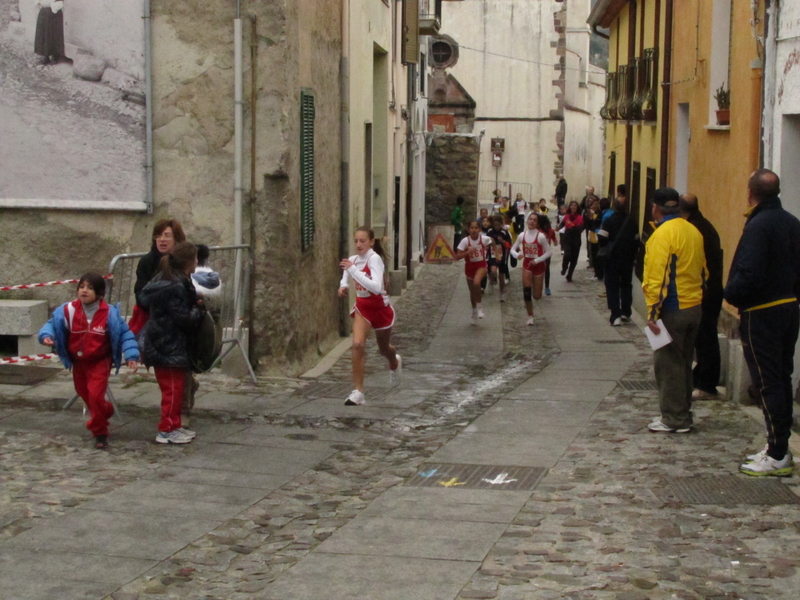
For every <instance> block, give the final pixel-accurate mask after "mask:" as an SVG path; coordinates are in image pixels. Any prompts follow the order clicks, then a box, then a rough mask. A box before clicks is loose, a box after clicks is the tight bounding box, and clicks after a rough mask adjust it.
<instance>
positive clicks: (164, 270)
mask: <svg viewBox="0 0 800 600" xmlns="http://www.w3.org/2000/svg"><path fill="white" fill-rule="evenodd" d="M195 258H197V247H196V246H195V245H194V244H191V243H189V242H179V243H177V244H175V247H174V248H173V249H172V251H171V252H170V253H169V254H165V255H164V256H162V257H161V262H159V263H158V266H159V268H160V269H161V276H162V277H164V278H165V279H177V278H178V277H179V276H180V275H183V274H185V273H186V269H187V268H188V267H189V265H191V264H192V263H193V262H194V260H195Z"/></svg>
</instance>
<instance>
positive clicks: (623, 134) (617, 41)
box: [604, 0, 666, 230]
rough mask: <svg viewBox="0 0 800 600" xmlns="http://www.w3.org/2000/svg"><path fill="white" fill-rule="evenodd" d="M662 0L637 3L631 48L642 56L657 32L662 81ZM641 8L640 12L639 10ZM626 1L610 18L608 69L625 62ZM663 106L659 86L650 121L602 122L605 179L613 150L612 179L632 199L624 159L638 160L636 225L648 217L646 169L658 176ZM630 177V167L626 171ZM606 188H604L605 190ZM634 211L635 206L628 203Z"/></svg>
mask: <svg viewBox="0 0 800 600" xmlns="http://www.w3.org/2000/svg"><path fill="white" fill-rule="evenodd" d="M665 6H666V1H664V0H662V1H661V2H660V3H657V2H656V1H655V0H646V1H644V2H642V1H640V2H638V3H637V7H636V14H635V15H634V18H635V49H634V54H633V55H634V56H639V57H641V56H643V52H642V50H643V49H646V48H652V47H654V46H656V36H657V35H658V38H659V43H658V47H659V50H658V73H659V76H658V81H663V76H662V74H663V71H664V47H663V29H664V19H665ZM657 7H658V9H659V11H660V13H661V14H660V18H659V19H658V21H659V29H660V31H659V32H658V34H657V32H656V8H657ZM642 11H644V14H643V13H642ZM631 16H632V15H631V9H630V5H628V6H626V7H625V8H624V9H623V10H622V11H620V13H619V14H618V15H617V17H616V18H615V20H614V23H613V24H612V26H611V28H610V38H609V42H610V43H609V71H617V70H618V67H619V66H620V65H625V64H629V62H630V56H629V39H630V20H631ZM663 108H664V103H663V89H659V90H658V118H657V120H656V121H655V122H654V123H643V122H638V121H637V122H631V123H628V122H625V121H607V122H606V181H611V179H612V177H611V169H610V161H609V160H608V155H610V154H611V152H616V165H615V169H614V177H613V179H614V181H615V184H616V185H619V184H620V183H627V184H628V193H629V195H631V199H632V201H633V202H636V201H637V199H636V198H634V197H633V196H632V193H633V190H634V189H635V185H634V183H635V182H634V181H632V180H631V181H627V180H626V165H627V163H628V162H630V163H633V162H638V163H639V164H640V171H639V178H638V184H639V185H638V188H639V196H638V214H639V226H640V230H641V226H642V224H643V223H645V222H647V221H650V220H651V216H650V214H649V213H648V212H647V210H646V206H647V204H646V202H647V198H646V197H645V196H646V193H645V192H646V189H647V169H648V168H651V169H655V172H656V187H659V186H658V181H659V178H660V177H661V173H660V170H661V169H660V165H661V113H662V110H663ZM628 136H630V138H631V143H630V157H628V156H627V150H626V146H627V144H626V141H627V138H628ZM630 176H631V177H633V176H634V174H633V171H632V170H631V171H630ZM607 191H608V190H604V193H606V192H607ZM631 209H632V211H636V207H635V206H633V207H631Z"/></svg>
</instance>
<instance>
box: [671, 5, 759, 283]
mask: <svg viewBox="0 0 800 600" xmlns="http://www.w3.org/2000/svg"><path fill="white" fill-rule="evenodd" d="M698 2H699V5H698ZM732 4H733V10H732V13H731V36H730V59H729V73H730V83H729V85H730V89H731V122H730V128H729V129H715V128H714V127H715V126H716V115H715V114H714V112H713V111H711V110H710V109H709V97H710V96H713V94H714V92H715V90H716V88H717V87H719V82H718V81H714V82H712V81H711V75H710V72H711V54H712V52H711V47H712V39H711V38H712V35H711V32H712V30H713V27H714V23H713V19H712V7H713V2H711V1H710V0H676V1H675V14H676V15H683V16H682V17H681V19H682V21H681V22H680V23H681V24H680V25H679V24H678V21H676V26H675V27H674V29H673V70H672V79H673V81H675V82H678V83H675V84H674V85H673V86H672V99H671V103H670V104H671V107H670V108H671V110H672V115H675V114H676V111H677V110H678V105H679V104H688V108H689V124H690V131H691V136H690V140H689V142H688V148H689V156H688V161H687V163H688V177H687V189H686V190H678V191H679V192H681V193H683V192H687V191H688V192H691V193H693V194H695V195H696V196H697V197H698V200H699V206H700V210H701V211H702V212H703V214H704V215H705V217H706V218H707V219H708V220H709V221H711V223H712V224H713V225H714V227H715V228H716V229H717V231H718V232H719V235H720V240H721V242H722V248H723V250H724V252H725V261H724V262H725V274H724V277H725V280H727V274H728V269H729V267H730V263H731V259H732V258H733V253H734V251H735V249H736V245H737V244H738V242H739V237H740V236H741V232H742V227H743V226H744V217H743V213H744V212H745V210H746V209H747V180H748V178H749V177H750V174H751V173H752V172H753V171H754V170H755V169H757V168H758V166H759V137H760V122H761V117H760V115H761V98H760V94H761V69H760V68H754V65H751V62H752V61H754V60H755V59H757V58H758V53H757V48H756V44H755V41H754V38H753V35H752V31H751V26H750V19H751V16H752V15H751V11H750V3H749V2H737V1H736V0H733V2H732ZM698 8H699V10H698ZM684 80H686V81H684ZM714 104H716V103H714ZM672 123H673V126H671V127H670V156H669V177H668V180H669V181H670V183H671V184H672V182H674V180H675V179H674V177H675V166H676V154H675V150H674V149H675V146H676V136H677V135H678V133H677V131H676V128H675V126H674V125H675V119H673V120H672ZM709 126H711V127H709Z"/></svg>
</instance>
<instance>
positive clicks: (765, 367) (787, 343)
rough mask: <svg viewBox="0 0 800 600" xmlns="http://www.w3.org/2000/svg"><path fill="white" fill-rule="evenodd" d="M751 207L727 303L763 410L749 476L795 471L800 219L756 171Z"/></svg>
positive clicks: (772, 178)
mask: <svg viewBox="0 0 800 600" xmlns="http://www.w3.org/2000/svg"><path fill="white" fill-rule="evenodd" d="M747 190H748V194H747V200H748V203H749V205H750V210H749V212H748V214H747V222H746V223H745V226H744V232H743V233H742V237H741V239H740V240H739V246H738V247H737V248H736V254H734V256H733V263H732V264H731V271H730V275H729V276H728V285H726V286H725V292H724V295H725V300H727V301H728V302H729V303H730V304H732V305H733V306H735V307H736V308H738V309H739V318H740V321H739V332H740V334H741V338H742V347H743V349H744V357H745V360H746V361H747V367H748V370H749V371H750V378H751V379H752V383H753V388H754V389H755V391H756V393H757V398H758V401H759V402H760V404H761V409H762V411H763V413H764V421H765V422H766V426H767V445H766V446H765V447H764V449H763V450H762V451H761V452H758V453H756V454H753V455H751V456H748V457H747V460H746V462H745V463H744V464H743V465H741V466H740V467H739V470H740V471H742V472H743V473H746V474H747V475H776V476H779V477H786V476H789V475H791V474H792V470H793V468H794V463H793V461H792V454H791V452H790V451H789V436H790V435H791V426H792V408H793V406H792V404H793V396H794V394H793V390H792V369H793V367H794V347H795V344H796V343H797V334H798V330H800V310H798V303H797V298H798V286H799V285H800V221H798V220H797V219H796V218H795V217H794V216H792V215H791V214H790V213H788V212H787V211H785V210H784V209H783V207H782V206H781V201H780V198H778V194H779V193H780V179H779V178H778V176H777V175H776V174H775V173H773V172H772V171H770V170H768V169H759V170H757V171H755V172H754V173H753V174H752V175H751V176H750V181H749V182H748V184H747Z"/></svg>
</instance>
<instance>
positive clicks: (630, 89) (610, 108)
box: [600, 48, 658, 124]
mask: <svg viewBox="0 0 800 600" xmlns="http://www.w3.org/2000/svg"><path fill="white" fill-rule="evenodd" d="M643 54H644V55H643V56H641V57H635V58H633V59H632V60H631V63H630V64H629V65H618V66H617V71H616V73H613V72H612V73H608V79H607V80H606V101H605V104H603V107H602V108H601V109H600V116H601V117H602V118H603V119H605V120H607V121H629V122H630V121H644V122H645V123H648V124H653V123H654V122H655V121H656V117H657V114H658V110H657V109H658V49H657V48H647V49H646V50H645V51H644V53H643Z"/></svg>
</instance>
